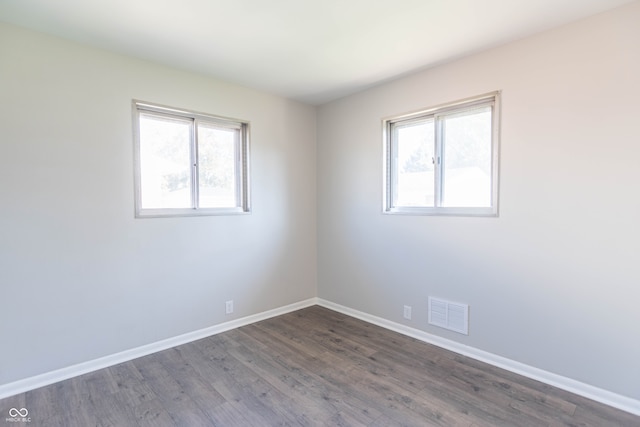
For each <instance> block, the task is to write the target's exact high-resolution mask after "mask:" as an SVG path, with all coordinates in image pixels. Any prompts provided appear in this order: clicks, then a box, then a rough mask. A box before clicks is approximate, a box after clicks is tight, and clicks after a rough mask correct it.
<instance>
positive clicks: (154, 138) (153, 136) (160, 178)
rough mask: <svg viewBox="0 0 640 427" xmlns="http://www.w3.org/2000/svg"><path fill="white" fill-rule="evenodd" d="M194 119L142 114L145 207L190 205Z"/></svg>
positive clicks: (141, 170) (142, 188) (142, 175)
mask: <svg viewBox="0 0 640 427" xmlns="http://www.w3.org/2000/svg"><path fill="white" fill-rule="evenodd" d="M190 140H191V122H190V121H185V120H177V119H171V118H164V117H160V116H152V115H146V114H141V115H140V178H141V180H140V186H141V199H142V207H143V208H147V209H154V208H190V207H192V206H191V154H190V153H191V148H190Z"/></svg>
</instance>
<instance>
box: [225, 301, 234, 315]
mask: <svg viewBox="0 0 640 427" xmlns="http://www.w3.org/2000/svg"><path fill="white" fill-rule="evenodd" d="M224 311H225V313H226V314H231V313H233V300H231V301H227V302H226V304H225V310H224Z"/></svg>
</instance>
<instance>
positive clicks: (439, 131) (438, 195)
mask: <svg viewBox="0 0 640 427" xmlns="http://www.w3.org/2000/svg"><path fill="white" fill-rule="evenodd" d="M434 121H435V126H434V127H433V128H434V132H435V138H434V141H435V147H434V155H435V157H434V159H433V169H434V177H433V185H434V186H435V192H434V194H435V200H434V202H433V204H434V206H435V207H437V208H439V207H441V206H442V188H443V184H444V183H443V179H444V175H443V173H442V171H443V161H442V157H443V153H444V150H443V149H444V144H443V140H444V128H443V120H442V118H441V116H439V115H436V116H435V117H434Z"/></svg>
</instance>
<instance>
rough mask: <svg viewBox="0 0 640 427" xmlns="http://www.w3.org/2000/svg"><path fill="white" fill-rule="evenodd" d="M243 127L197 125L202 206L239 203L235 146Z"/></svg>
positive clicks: (229, 205)
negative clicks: (240, 128)
mask: <svg viewBox="0 0 640 427" xmlns="http://www.w3.org/2000/svg"><path fill="white" fill-rule="evenodd" d="M239 139H240V130H238V129H229V128H224V127H216V126H215V125H212V124H199V125H198V174H199V175H198V179H199V194H200V202H199V206H200V207H201V208H224V207H236V206H238V201H237V194H236V188H237V187H236V179H237V178H236V146H237V144H238V143H239Z"/></svg>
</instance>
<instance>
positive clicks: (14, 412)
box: [9, 408, 29, 418]
mask: <svg viewBox="0 0 640 427" xmlns="http://www.w3.org/2000/svg"><path fill="white" fill-rule="evenodd" d="M27 415H29V411H27V408H22V409H16V408H11V409H9V416H10V417H13V418H17V417H22V418H24V417H26V416H27Z"/></svg>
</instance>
